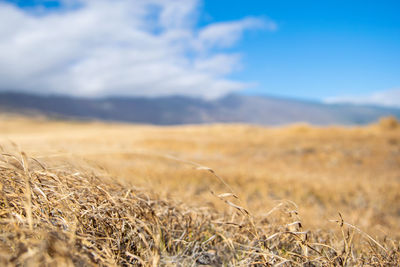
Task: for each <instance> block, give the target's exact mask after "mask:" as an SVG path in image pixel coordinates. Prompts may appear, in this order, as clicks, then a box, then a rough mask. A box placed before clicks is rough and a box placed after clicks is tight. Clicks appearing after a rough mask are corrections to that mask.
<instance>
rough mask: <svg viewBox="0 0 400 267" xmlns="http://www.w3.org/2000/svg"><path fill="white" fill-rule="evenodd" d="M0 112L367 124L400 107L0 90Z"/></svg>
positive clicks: (167, 121)
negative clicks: (43, 93)
mask: <svg viewBox="0 0 400 267" xmlns="http://www.w3.org/2000/svg"><path fill="white" fill-rule="evenodd" d="M0 111H3V112H13V113H24V114H29V113H31V112H36V113H37V112H39V113H42V114H45V115H49V116H56V117H62V118H73V119H100V120H107V121H125V122H134V123H149V124H158V125H173V124H187V123H191V124H192V123H217V122H227V123H228V122H229V123H251V124H266V125H280V124H288V123H294V122H308V123H311V124H316V125H330V124H344V125H352V124H366V123H370V122H373V121H375V120H377V119H379V118H380V117H383V116H389V115H393V116H395V117H397V118H400V109H398V108H387V107H379V106H367V105H365V106H363V105H352V104H324V103H320V102H311V101H302V100H294V99H284V98H275V97H266V96H245V95H236V94H230V95H227V96H224V97H222V98H219V99H216V100H204V99H200V98H191V97H184V96H169V97H156V98H145V97H130V98H129V97H124V98H122V97H106V98H77V97H68V96H53V95H51V96H42V95H33V94H25V93H10V92H5V93H0Z"/></svg>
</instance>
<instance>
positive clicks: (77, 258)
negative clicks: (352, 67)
mask: <svg viewBox="0 0 400 267" xmlns="http://www.w3.org/2000/svg"><path fill="white" fill-rule="evenodd" d="M0 144H1V150H2V151H1V152H0V153H1V156H0V192H1V195H0V205H1V209H0V265H1V266H7V265H10V266H15V265H18V266H37V265H44V266H46V265H47V266H54V265H58V266H69V265H71V266H73V265H77V266H92V265H103V266H112V265H129V264H134V265H141V266H147V265H153V266H158V265H163V266H176V265H178V266H179V265H181V266H196V265H210V266H221V265H226V266H254V265H255V266H257V265H260V266H264V265H276V266H297V265H302V266H303V265H305V266H321V265H322V266H330V265H334V266H342V265H343V266H354V265H359V266H363V265H364V266H368V265H373V266H398V265H399V262H400V248H399V245H400V244H399V240H400V125H399V123H398V122H397V121H396V120H394V119H390V118H388V119H385V120H382V121H381V122H380V123H377V124H374V125H370V126H366V127H354V128H343V127H328V128H314V127H309V126H307V125H293V126H288V127H281V128H263V127H255V126H244V125H210V126H181V127H153V126H140V125H137V126H132V125H123V124H102V123H77V122H57V121H46V120H45V119H25V118H19V117H13V116H4V117H2V118H0ZM22 151H24V152H22ZM205 166H207V167H205Z"/></svg>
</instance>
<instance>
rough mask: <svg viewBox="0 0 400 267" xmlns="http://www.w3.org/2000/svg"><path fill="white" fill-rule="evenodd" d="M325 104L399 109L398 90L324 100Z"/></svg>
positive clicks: (399, 94)
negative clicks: (348, 104)
mask: <svg viewBox="0 0 400 267" xmlns="http://www.w3.org/2000/svg"><path fill="white" fill-rule="evenodd" d="M325 102H326V103H351V104H357V105H364V104H366V105H378V106H386V107H397V108H400V89H391V90H385V91H378V92H374V93H372V94H368V95H359V96H341V97H330V98H327V99H325Z"/></svg>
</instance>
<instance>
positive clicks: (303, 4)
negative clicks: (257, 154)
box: [0, 0, 400, 105]
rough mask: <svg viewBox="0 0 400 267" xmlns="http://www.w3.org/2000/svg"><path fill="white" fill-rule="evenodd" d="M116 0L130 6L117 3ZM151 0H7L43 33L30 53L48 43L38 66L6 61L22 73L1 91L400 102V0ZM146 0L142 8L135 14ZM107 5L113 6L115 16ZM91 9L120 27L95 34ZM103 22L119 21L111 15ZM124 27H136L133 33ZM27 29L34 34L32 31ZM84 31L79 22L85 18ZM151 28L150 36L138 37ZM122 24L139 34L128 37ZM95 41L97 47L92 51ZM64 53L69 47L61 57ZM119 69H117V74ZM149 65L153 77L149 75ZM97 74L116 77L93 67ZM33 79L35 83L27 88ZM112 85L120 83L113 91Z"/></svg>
mask: <svg viewBox="0 0 400 267" xmlns="http://www.w3.org/2000/svg"><path fill="white" fill-rule="evenodd" d="M117 2H118V3H120V5H121V7H124V8H117V7H116V6H117V5H118V4H115V3H117ZM149 2H151V4H149V5H145V4H143V1H136V0H131V1H108V0H98V1H97V2H95V1H91V0H82V1H79V0H68V1H64V2H60V1H40V0H35V1H0V3H3V6H2V5H0V12H1V9H2V8H3V9H5V10H6V9H7V8H8V10H11V9H9V8H10V7H12V6H14V7H16V6H18V8H15V9H12V10H13V11H12V12H14V13H15V14H13V15H10V17H9V18H4V16H3V20H5V21H3V22H2V21H0V23H3V24H4V23H7V22H8V23H9V21H12V22H14V23H17V24H18V25H21V27H20V28H19V29H20V30H21V31H20V32H19V33H18V36H19V37H21V36H24V34H25V35H27V36H28V35H29V36H30V35H33V37H32V38H30V39H28V40H29V41H27V42H25V39H26V38H23V40H24V41H23V42H22V44H21V53H20V54H24V53H25V54H24V55H26V57H25V58H27V61H29V60H30V58H31V57H30V53H33V52H32V51H36V53H39V56H34V57H35V61H34V62H32V63H29V64H28V63H27V64H26V65H27V66H26V69H24V68H23V67H22V68H21V69H22V70H25V73H29V74H30V75H26V74H20V73H18V71H17V70H16V71H15V72H10V71H8V72H7V71H3V73H2V72H1V70H2V66H1V63H0V82H1V81H2V79H1V77H2V76H3V77H13V78H15V81H14V82H12V81H11V82H9V81H8V80H12V79H8V80H7V82H8V84H7V83H6V86H3V87H4V88H0V89H3V90H6V89H7V88H8V89H13V90H14V88H17V89H22V90H25V91H35V92H37V91H38V92H44V93H67V94H73V95H88V96H97V95H109V94H113V93H116V94H119V95H141V94H142V95H149V96H155V95H167V94H187V95H194V96H205V97H211V98H212V97H218V96H220V95H223V94H225V93H229V92H241V93H245V94H265V95H275V96H285V97H293V98H303V99H313V100H327V99H328V100H329V99H330V100H332V101H336V100H337V101H342V100H343V101H348V102H357V101H359V102H363V101H364V102H373V101H383V102H384V103H383V104H389V105H392V104H394V105H396V103H400V98H399V99H396V97H398V96H399V92H400V91H399V88H400V16H399V15H398V14H399V13H400V1H368V0H364V1H354V0H352V1H342V0H335V1H288V0H279V1H278V0H275V1H267V0H265V1H256V0H247V1H227V0H205V1H197V0H187V1H182V0H177V1H174V0H171V1H162V0H151V1H149ZM94 3H96V4H94ZM98 3H102V4H98ZM136 7H140V8H137V9H139V10H142V11H143V12H142V13H140V12H136V11H135V10H136V9H135V8H136ZM130 8H131V9H132V12H131V13H129V12H128V11H129V10H130ZM104 10H109V12H108V13H107V12H105V11H104ZM126 10H128V11H126ZM149 10H152V11H149ZM4 12H5V11H4ZM135 12H136V13H137V14H136V13H135ZM9 13H10V12H8V13H7V14H9ZM109 13H112V14H113V15H112V16H111V15H110V17H109ZM143 14H144V15H143ZM135 16H136V17H135ZM92 17H93V21H95V22H96V23H97V25H100V26H99V27H100V28H101V27H103V28H108V27H111V26H107V25H110V24H111V25H112V26H113V27H116V28H115V29H110V31H109V32H105V31H102V32H97V31H98V29H95V28H94V26H93V25H94V24H93V25H92V26H91V24H90V22H87V21H88V19H85V18H92ZM150 17H151V18H150ZM136 18H140V19H137V20H134V19H136ZM149 18H150V19H149ZM0 20H2V19H1V14H0ZM74 20H76V24H77V25H82V23H84V24H83V25H86V24H85V23H86V22H87V23H88V24H87V27H82V28H83V29H82V33H81V35H79V37H76V36H77V35H78V34H77V33H74V34H71V29H70V28H68V27H67V26H66V25H67V23H68V21H69V22H71V23H70V24H71V28H73V27H74V26H73V25H74ZM104 20H109V21H117V22H116V23H108V24H107V23H104V24H101V23H102V22H100V21H104ZM63 21H64V22H63ZM52 22H55V23H56V24H59V26H58V27H57V29H60V33H59V35H60V36H53V35H54V32H52V30H53V31H54V30H57V29H51V25H50V23H52ZM79 23H80V24H79ZM129 23H132V24H131V25H129ZM113 24H115V25H113ZM47 25H49V26H48V27H47ZM119 25H120V26H119ZM121 25H122V26H121ZM124 25H128V26H129V29H135V32H129V33H128V27H127V29H125V26H124ZM149 25H150V26H149ZM29 27H30V28H31V29H33V32H34V34H29V31H28V30H27V29H28V28H29ZM91 27H92V28H91ZM118 27H119V28H118ZM25 28H26V30H24V29H25ZM144 28H145V30H144ZM76 29H77V30H76V31H79V30H78V29H79V27H76ZM159 29H160V30H159ZM84 30H86V32H85V31H84ZM119 30H121V34H120V35H115V36H114V35H112V37H111V38H114V39H113V41H112V42H109V43H102V42H93V41H92V40H88V39H87V38H85V37H84V36H88V34H89V35H93V38H94V39H96V38H99V39H101V37H102V36H111V34H110V32H118V31H119ZM64 32H65V34H64ZM0 33H2V32H1V30H0ZM127 33H128V35H126V34H127ZM144 33H145V34H147V35H148V36H145V35H143V37H140V38H139V39H135V38H137V37H135V36H138V34H144ZM8 34H10V33H8ZM123 34H125V35H124V36H132V38H131V39H127V38H125V37H124V38H122V37H121V36H122V35H123ZM15 36H17V34H14V35H13V36H12V37H15ZM63 36H67V37H65V40H64V41H63V42H60V43H59V44H57V43H55V45H57V46H58V47H60V46H61V47H64V48H63V49H65V50H63V49H60V50H57V49H55V48H54V46H53V47H50V48H49V50H50V51H51V50H52V49H55V51H54V54H51V53H50V54H48V53H46V52H45V51H43V52H41V51H37V49H38V48H39V47H41V45H43V46H44V47H46V46H47V45H49V43H48V42H50V41H53V40H55V39H57V40H59V39H63V38H64V37H63ZM171 36H172V37H171ZM177 36H179V37H177ZM3 37H4V38H5V37H7V36H6V35H4V36H3ZM8 37H10V36H8ZM0 38H1V36H0ZM15 38H16V37H15ZM141 38H144V39H141ZM146 38H148V39H146ZM8 39H10V38H8ZM11 39H12V38H11ZM18 40H19V39H18ZM32 40H33V41H32ZM142 40H145V41H144V43H146V42H147V41H148V43H149V45H148V46H147V47H148V49H146V50H143V47H141V46H140V45H138V43H140V42H141V41H142ZM45 42H47V43H46V44H44V43H45ZM56 42H57V41H56ZM121 43H124V45H123V46H121V45H120V44H121ZM68 44H71V45H70V46H69V45H68ZM11 45H12V44H10V47H11ZM29 46H31V47H29ZM72 46H73V48H71V47H72ZM153 46H154V47H153ZM121 47H123V48H121ZM149 47H150V48H149ZM89 48H91V49H89ZM93 48H95V49H93ZM125 48H126V49H129V50H123V49H125ZM151 49H153V50H151ZM164 50H165V51H164ZM92 51H95V52H96V53H95V52H93V55H92V56H91V53H92ZM126 51H131V52H132V51H136V52H137V53H136V54H138V53H139V54H140V55H147V54H149V61H148V62H152V63H154V64H145V65H143V64H142V65H140V64H139V65H138V63H137V62H139V61H140V62H144V61H146V58H145V57H140V58H138V57H137V56H135V55H132V56H131V57H129V56H124V55H126V54H127V52H126ZM153 51H154V52H153ZM160 51H164V52H160ZM168 51H171V52H170V54H168ZM0 53H1V50H0ZM41 53H43V55H41ZM57 53H63V54H66V55H70V56H69V57H66V56H64V57H60V56H59V54H57ZM129 53H130V52H129ZM109 55H113V56H112V57H111V56H109ZM153 55H159V57H158V58H155V56H153ZM171 55H173V56H171ZM41 56H42V57H41ZM0 58H1V54H0ZM4 58H5V59H7V60H9V62H8V63H11V64H12V63H14V64H15V65H17V63H20V62H21V57H17V56H15V57H14V58H12V57H11V56H9V55H5V56H4ZM42 58H44V59H45V60H42ZM99 58H102V60H99ZM128 59H129V60H128ZM38 62H43V69H41V70H40V72H38V71H36V70H34V69H33V67H32V66H35V64H36V63H38ZM46 64H47V65H46ZM99 66H103V67H102V68H100V67H99ZM127 66H129V67H127ZM130 66H133V67H130ZM160 66H162V67H160ZM30 67H31V68H30ZM111 68H112V69H113V70H114V69H115V70H117V71H116V72H115V73H112V72H111V71H109V70H110V69H111ZM15 69H17V68H15ZM54 69H59V72H58V73H55V72H54ZM127 69H130V70H131V71H130V72H129V71H128V70H127ZM143 69H144V70H146V71H145V72H143V74H141V75H137V76H138V77H136V78H132V77H131V76H132V73H138V70H143ZM165 70H168V71H165ZM102 72H104V74H103V73H102ZM122 72H123V73H125V74H124V75H125V76H124V75H122V74H121V73H122ZM148 73H150V74H151V75H152V76H153V77H154V79H153V80H143V79H141V77H144V76H146V75H147V74H148ZM166 73H167V74H166ZM96 74H100V75H99V76H101V77H108V79H105V78H103V79H100V78H98V77H95V76H96ZM35 75H36V76H35ZM27 76H29V77H27ZM37 77H39V78H37ZM67 80H68V81H73V82H67ZM154 80H155V81H158V82H154ZM21 81H24V83H22V82H21ZM121 81H124V82H121ZM29 84H30V85H32V88H28V86H29ZM60 84H66V85H68V86H66V87H62V86H60ZM113 84H115V88H111V89H110V87H113ZM55 87H57V88H55ZM72 87H73V88H74V89H68V88H72ZM139 87H140V89H138V88H139ZM17 89H15V90H17ZM393 98H395V99H393ZM379 99H380V100H379ZM385 101H386V102H385ZM399 105H400V104H399Z"/></svg>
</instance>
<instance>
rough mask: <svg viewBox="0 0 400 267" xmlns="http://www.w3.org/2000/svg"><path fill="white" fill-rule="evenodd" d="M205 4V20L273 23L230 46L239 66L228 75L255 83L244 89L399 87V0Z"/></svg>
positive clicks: (333, 92)
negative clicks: (240, 60)
mask: <svg viewBox="0 0 400 267" xmlns="http://www.w3.org/2000/svg"><path fill="white" fill-rule="evenodd" d="M244 3H246V4H244ZM227 7H229V8H227ZM204 9H205V13H206V14H207V16H204V19H203V21H204V22H205V23H207V22H209V21H214V20H216V21H224V20H234V19H237V18H240V17H243V16H248V15H252V16H268V17H269V18H271V19H272V20H274V21H275V22H276V23H277V25H278V29H277V30H276V31H274V32H272V33H270V32H253V33H251V34H248V35H247V36H245V38H243V40H242V41H241V43H240V44H239V45H238V46H237V49H238V50H241V51H245V56H244V59H243V64H244V68H243V70H242V71H241V72H239V73H236V75H235V76H234V77H236V78H239V79H246V80H254V81H257V82H258V86H256V87H255V88H252V89H249V90H247V92H249V93H266V94H272V95H275V94H278V95H285V96H291V97H301V98H311V99H315V98H316V99H321V98H326V97H331V96H339V95H364V94H367V93H371V92H374V91H379V90H385V89H392V88H399V87H400V15H399V14H400V1H368V0H367V1H365V0H364V1H354V0H352V1H348V0H347V1H341V0H336V1H288V0H280V1H256V0H249V1H225V0H219V1H212V0H210V1H205V3H204ZM399 102H400V99H399Z"/></svg>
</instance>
